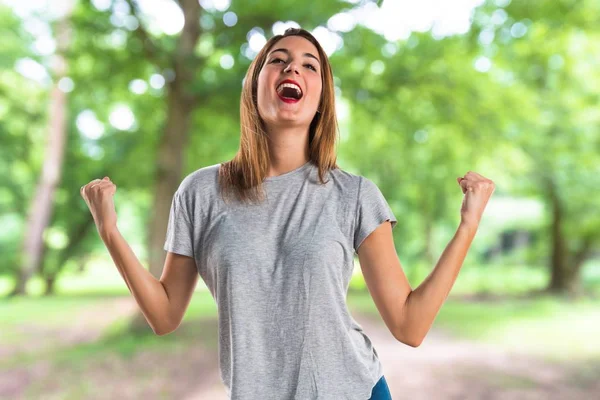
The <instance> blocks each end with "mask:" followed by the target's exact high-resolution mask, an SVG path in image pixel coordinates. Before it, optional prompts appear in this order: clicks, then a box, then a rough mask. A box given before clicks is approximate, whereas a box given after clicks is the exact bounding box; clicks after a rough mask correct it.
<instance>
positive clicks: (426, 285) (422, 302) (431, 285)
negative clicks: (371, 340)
mask: <svg viewBox="0 0 600 400" xmlns="http://www.w3.org/2000/svg"><path fill="white" fill-rule="evenodd" d="M476 232H477V227H474V226H470V225H466V224H461V225H460V226H459V227H458V229H457V231H456V233H455V234H454V237H453V238H452V240H450V243H448V246H446V249H444V252H443V253H442V255H441V256H440V259H439V260H438V262H437V264H436V265H435V268H434V269H433V271H431V273H430V274H429V275H428V276H427V278H425V280H424V281H423V282H422V283H421V284H420V285H419V286H418V287H417V288H416V289H414V290H413V291H412V292H411V293H410V294H409V295H408V297H407V299H406V305H405V308H404V318H403V324H402V325H403V326H402V331H403V333H404V336H405V337H410V338H411V339H412V341H413V342H414V343H415V344H417V345H418V344H420V343H421V341H422V340H423V339H424V337H425V335H426V334H427V332H428V331H429V329H430V328H431V325H433V321H434V320H435V317H436V315H437V314H438V312H439V310H440V308H441V307H442V304H443V303H444V301H446V298H447V297H448V294H449V293H450V290H451V289H452V286H453V285H454V282H455V281H456V278H457V276H458V272H459V271H460V268H461V267H462V264H463V261H464V260H465V257H466V255H467V251H468V250H469V247H470V246H471V242H472V241H473V238H474V237H475V233H476Z"/></svg>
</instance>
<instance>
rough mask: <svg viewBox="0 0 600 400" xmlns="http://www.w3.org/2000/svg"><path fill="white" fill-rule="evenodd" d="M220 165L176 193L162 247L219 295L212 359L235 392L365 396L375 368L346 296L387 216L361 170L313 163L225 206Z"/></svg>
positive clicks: (247, 399) (248, 397)
mask: <svg viewBox="0 0 600 400" xmlns="http://www.w3.org/2000/svg"><path fill="white" fill-rule="evenodd" d="M219 167H220V166H219V164H215V165H211V166H207V167H203V168H200V169H198V170H196V171H194V172H192V173H191V174H189V175H188V176H186V177H185V178H184V179H183V181H182V182H181V185H180V186H179V188H178V190H177V191H176V192H175V194H174V196H173V201H172V205H171V214H170V217H169V225H168V231H167V237H166V241H165V246H164V248H165V250H167V251H171V252H173V253H178V254H183V255H186V256H190V257H193V258H194V259H195V260H196V265H197V267H198V272H199V274H200V276H201V277H202V279H203V280H204V282H205V284H206V286H207V287H208V288H209V290H210V292H211V294H212V296H213V298H214V299H215V301H216V304H217V308H218V316H219V360H220V361H219V364H220V365H219V366H220V369H221V379H222V381H223V383H224V385H225V388H226V391H227V394H228V396H229V398H231V399H234V400H254V399H261V400H282V399H283V400H288V399H301V400H310V399H320V400H323V399H325V400H330V399H335V400H341V399H349V400H366V399H368V398H369V397H370V395H371V389H372V388H373V386H374V385H375V383H376V382H377V381H378V380H379V378H381V376H382V375H383V367H382V364H381V363H380V361H379V357H378V355H377V351H376V350H375V348H374V347H373V344H372V343H371V341H370V340H369V338H368V337H367V335H366V334H365V332H364V331H363V329H362V327H361V325H359V324H358V323H357V322H356V321H355V320H354V319H353V318H352V316H351V315H350V312H349V310H348V308H347V305H346V294H347V291H348V283H349V281H350V278H351V276H352V272H353V268H354V260H353V258H354V254H355V249H357V248H358V246H359V245H360V244H361V243H362V241H363V240H364V239H365V238H366V237H367V236H368V235H369V234H370V233H371V232H372V231H373V230H375V228H377V227H378V226H379V225H380V224H382V223H383V222H385V221H386V220H390V221H391V223H392V227H394V226H395V225H396V218H395V216H394V214H393V213H392V210H391V208H390V207H389V205H388V203H387V202H386V200H385V199H384V197H383V195H382V193H381V191H380V190H379V188H378V187H377V186H376V185H375V184H374V183H373V182H372V181H371V180H369V179H368V178H365V177H362V176H359V175H354V174H351V173H348V172H346V171H343V170H341V169H335V170H332V171H330V172H329V173H328V174H326V175H325V180H326V181H327V180H329V181H328V183H327V184H325V185H321V184H320V183H319V180H318V168H317V167H316V165H315V164H313V163H312V162H310V161H309V162H307V163H306V164H304V165H303V166H301V167H299V168H297V169H295V170H293V171H290V172H287V173H285V174H282V175H279V176H274V177H268V178H266V179H265V181H264V185H265V190H266V196H267V197H266V199H265V201H264V202H263V203H262V204H260V205H243V204H242V203H241V202H236V203H231V202H229V203H227V204H226V203H225V202H223V200H222V199H221V197H220V195H219V191H218V181H217V177H218V171H219Z"/></svg>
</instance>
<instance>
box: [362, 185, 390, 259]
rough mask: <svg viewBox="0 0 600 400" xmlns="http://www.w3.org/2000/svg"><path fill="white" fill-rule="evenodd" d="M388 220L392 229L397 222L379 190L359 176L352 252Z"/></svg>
mask: <svg viewBox="0 0 600 400" xmlns="http://www.w3.org/2000/svg"><path fill="white" fill-rule="evenodd" d="M387 220H389V221H390V222H391V224H392V229H393V228H394V226H396V223H397V220H396V217H395V216H394V213H393V212H392V209H391V208H390V206H389V204H388V203H387V201H386V199H385V197H383V194H382V193H381V190H379V188H378V187H377V185H376V184H375V183H373V182H372V181H371V180H370V179H368V178H365V177H363V176H360V181H359V184H358V197H357V204H356V220H355V225H354V251H355V252H356V251H357V249H358V248H359V247H360V245H361V244H362V242H363V240H365V239H366V238H367V236H369V235H370V234H371V233H372V232H373V231H374V230H375V229H376V228H377V227H378V226H379V225H381V224H382V223H384V222H385V221H387Z"/></svg>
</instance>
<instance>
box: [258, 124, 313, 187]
mask: <svg viewBox="0 0 600 400" xmlns="http://www.w3.org/2000/svg"><path fill="white" fill-rule="evenodd" d="M308 134H309V132H308V129H307V128H306V127H278V128H276V129H269V130H268V135H269V156H270V159H271V165H270V166H269V173H268V174H267V176H268V177H271V176H278V175H281V174H285V173H286V172H289V171H293V170H294V169H296V168H298V167H301V166H302V165H304V164H306V163H307V162H308V160H309V159H310V157H309V154H310V153H309V148H308Z"/></svg>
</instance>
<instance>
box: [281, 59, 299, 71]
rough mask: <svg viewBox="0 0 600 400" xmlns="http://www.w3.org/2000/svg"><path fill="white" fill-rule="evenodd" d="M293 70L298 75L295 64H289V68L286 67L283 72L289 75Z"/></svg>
mask: <svg viewBox="0 0 600 400" xmlns="http://www.w3.org/2000/svg"><path fill="white" fill-rule="evenodd" d="M292 66H293V68H292ZM292 69H293V70H294V72H295V73H298V67H297V66H296V63H295V62H291V63H289V64H288V65H287V67H285V69H284V70H283V72H285V73H287V72H289V71H291V70H292Z"/></svg>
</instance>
